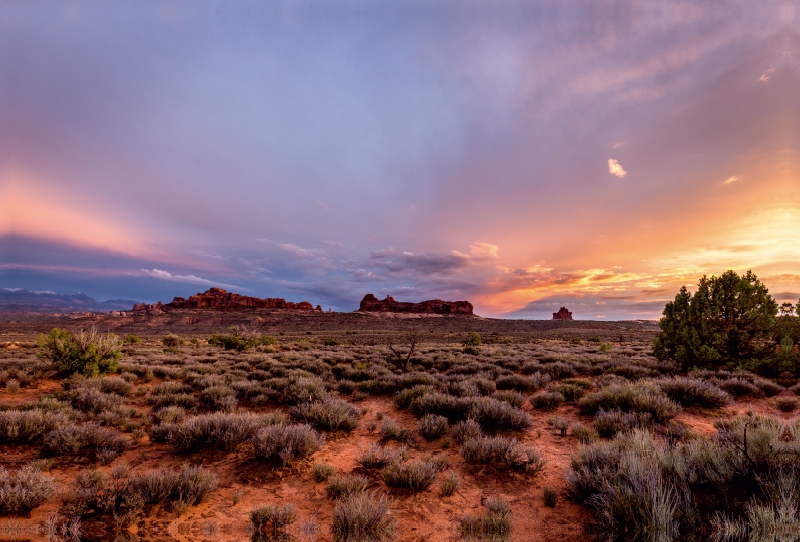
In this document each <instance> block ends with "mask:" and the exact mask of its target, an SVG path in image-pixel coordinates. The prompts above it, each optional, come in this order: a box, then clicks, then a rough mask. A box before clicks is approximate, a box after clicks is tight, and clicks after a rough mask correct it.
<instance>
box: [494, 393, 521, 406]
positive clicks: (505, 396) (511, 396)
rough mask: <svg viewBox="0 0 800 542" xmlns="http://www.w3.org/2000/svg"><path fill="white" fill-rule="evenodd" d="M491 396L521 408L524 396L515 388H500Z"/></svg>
mask: <svg viewBox="0 0 800 542" xmlns="http://www.w3.org/2000/svg"><path fill="white" fill-rule="evenodd" d="M493 397H494V398H495V399H497V400H498V401H503V402H506V403H508V404H509V405H511V406H513V407H516V408H522V405H524V404H525V396H524V395H522V394H521V393H520V392H518V391H515V390H500V391H498V392H496V393H495V394H494V395H493Z"/></svg>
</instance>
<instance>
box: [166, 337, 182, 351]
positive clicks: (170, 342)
mask: <svg viewBox="0 0 800 542" xmlns="http://www.w3.org/2000/svg"><path fill="white" fill-rule="evenodd" d="M161 344H163V345H164V348H172V349H175V348H178V347H179V346H181V345H183V339H181V338H180V337H178V336H177V335H172V334H170V335H167V336H166V337H163V338H162V339H161Z"/></svg>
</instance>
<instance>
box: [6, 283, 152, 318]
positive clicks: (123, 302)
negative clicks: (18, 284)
mask: <svg viewBox="0 0 800 542" xmlns="http://www.w3.org/2000/svg"><path fill="white" fill-rule="evenodd" d="M136 303H137V302H136V301H132V300H129V299H109V300H108V301H97V300H95V299H92V298H91V297H89V296H88V295H86V294H71V295H67V294H57V293H55V292H36V291H31V290H25V289H24V288H0V312H10V311H22V312H65V313H66V312H107V311H129V310H131V309H132V308H133V305H134V304H136Z"/></svg>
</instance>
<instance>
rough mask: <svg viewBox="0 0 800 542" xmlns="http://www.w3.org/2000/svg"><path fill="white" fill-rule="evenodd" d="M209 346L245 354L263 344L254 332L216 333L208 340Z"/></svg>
mask: <svg viewBox="0 0 800 542" xmlns="http://www.w3.org/2000/svg"><path fill="white" fill-rule="evenodd" d="M208 344H210V345H212V346H218V347H220V348H223V349H225V350H235V351H237V352H244V351H245V350H249V349H250V348H255V347H256V346H258V345H259V344H261V337H259V336H258V335H257V334H256V333H254V332H247V331H234V332H232V333H230V334H227V335H225V334H221V333H216V334H214V335H212V336H211V337H210V338H209V339H208Z"/></svg>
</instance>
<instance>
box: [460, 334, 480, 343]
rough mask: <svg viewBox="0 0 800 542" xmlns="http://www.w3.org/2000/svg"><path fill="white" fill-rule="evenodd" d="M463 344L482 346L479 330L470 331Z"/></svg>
mask: <svg viewBox="0 0 800 542" xmlns="http://www.w3.org/2000/svg"><path fill="white" fill-rule="evenodd" d="M462 344H463V345H464V346H481V334H480V333H478V332H477V331H470V332H469V333H468V334H467V338H466V339H464V342H463V343H462Z"/></svg>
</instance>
